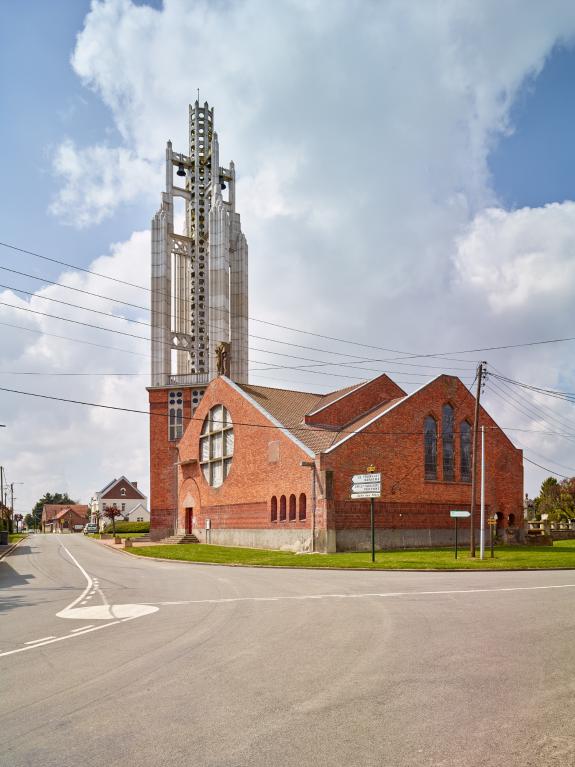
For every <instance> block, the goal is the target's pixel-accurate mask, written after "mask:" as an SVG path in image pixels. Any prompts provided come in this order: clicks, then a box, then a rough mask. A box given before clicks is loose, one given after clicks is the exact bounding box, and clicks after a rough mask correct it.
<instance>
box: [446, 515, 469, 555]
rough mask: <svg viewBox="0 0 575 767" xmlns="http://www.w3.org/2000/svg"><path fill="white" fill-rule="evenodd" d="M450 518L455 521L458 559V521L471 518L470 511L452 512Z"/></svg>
mask: <svg viewBox="0 0 575 767" xmlns="http://www.w3.org/2000/svg"><path fill="white" fill-rule="evenodd" d="M449 516H450V517H451V518H452V519H454V520H455V559H457V520H458V519H465V518H466V517H470V516H471V512H470V511H450V512H449Z"/></svg>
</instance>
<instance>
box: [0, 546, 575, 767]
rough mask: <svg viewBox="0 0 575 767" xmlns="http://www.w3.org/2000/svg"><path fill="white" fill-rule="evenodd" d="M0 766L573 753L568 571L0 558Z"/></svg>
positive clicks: (58, 549) (525, 759) (566, 760)
mask: <svg viewBox="0 0 575 767" xmlns="http://www.w3.org/2000/svg"><path fill="white" fill-rule="evenodd" d="M0 587H1V590H0V690H1V694H0V765H2V767H4V765H6V767H23V766H24V765H26V767H79V766H80V765H81V766H82V767H91V766H92V765H93V766H94V767H96V765H97V766H98V767H101V766H102V765H105V767H115V766H116V765H138V767H148V766H150V767H152V766H153V767H158V766H159V765H178V766H179V765H186V766H187V765H195V766H198V765H199V766H201V767H203V765H206V766H208V765H209V767H215V766H216V765H217V766H218V767H236V766H237V767H239V766H240V765H241V766H242V767H243V766H244V765H245V766H248V765H249V766H250V767H251V766H252V765H255V766H256V767H260V765H261V767H264V765H265V767H270V765H271V766H275V765H279V766H283V765H287V766H290V767H291V765H294V766H295V765H297V766H298V767H306V766H307V765H330V767H337V766H339V765H342V766H344V765H345V766H346V767H347V766H348V765H351V766H355V765H357V766H358V767H359V766H361V767H366V766H371V765H373V766H374V767H375V765H377V767H382V766H383V767H387V766H388V765H389V767H420V766H423V765H425V767H431V765H433V766H434V767H473V766H474V765H478V766H479V765H481V766H482V767H491V766H493V767H495V765H497V767H500V766H501V765H505V767H515V765H517V767H529V766H530V765H533V766H534V767H535V766H537V767H547V766H548V765H560V766H561V767H573V765H575V610H574V608H575V572H572V571H560V572H542V573H533V572H525V573H469V572H464V573H407V572H402V573H400V572H396V573H393V572H390V573H385V572H336V571H315V572H313V571H312V572H310V571H309V570H301V571H300V570H271V569H248V568H226V567H219V566H217V567H215V566H206V565H189V564H178V563H162V562H154V561H149V560H145V559H136V558H133V557H129V556H128V555H124V554H121V553H119V552H115V551H109V550H108V549H105V548H104V547H103V546H102V545H100V544H98V543H96V542H94V541H91V540H87V539H86V538H84V537H83V536H79V535H62V536H59V535H47V536H40V535H37V536H33V537H31V538H29V539H28V541H26V542H25V543H24V544H23V545H20V546H19V547H17V548H16V549H15V550H14V552H13V553H12V554H11V555H9V556H8V557H7V558H5V559H4V560H2V561H0Z"/></svg>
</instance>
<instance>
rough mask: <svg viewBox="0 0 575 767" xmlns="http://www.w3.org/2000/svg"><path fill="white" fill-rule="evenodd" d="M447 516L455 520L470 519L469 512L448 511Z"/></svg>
mask: <svg viewBox="0 0 575 767" xmlns="http://www.w3.org/2000/svg"><path fill="white" fill-rule="evenodd" d="M449 516H450V517H454V518H455V519H457V518H458V517H470V516H471V512H470V511H450V512H449Z"/></svg>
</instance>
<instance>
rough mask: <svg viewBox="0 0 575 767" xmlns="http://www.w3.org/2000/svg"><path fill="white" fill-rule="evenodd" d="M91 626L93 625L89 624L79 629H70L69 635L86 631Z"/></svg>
mask: <svg viewBox="0 0 575 767" xmlns="http://www.w3.org/2000/svg"><path fill="white" fill-rule="evenodd" d="M93 625H94V624H93V623H89V624H88V625H87V626H80V628H79V629H72V631H71V632H70V633H71V634H75V633H76V632H77V631H86V629H91V628H92V626H93Z"/></svg>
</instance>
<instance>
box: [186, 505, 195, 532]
mask: <svg viewBox="0 0 575 767" xmlns="http://www.w3.org/2000/svg"><path fill="white" fill-rule="evenodd" d="M193 519H194V509H193V507H190V506H188V508H187V509H186V535H191V534H192V524H193Z"/></svg>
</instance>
